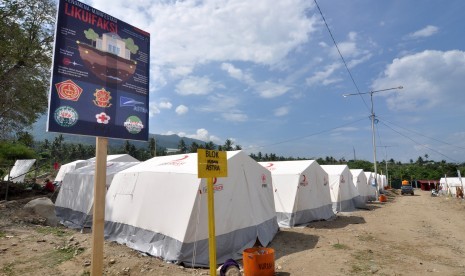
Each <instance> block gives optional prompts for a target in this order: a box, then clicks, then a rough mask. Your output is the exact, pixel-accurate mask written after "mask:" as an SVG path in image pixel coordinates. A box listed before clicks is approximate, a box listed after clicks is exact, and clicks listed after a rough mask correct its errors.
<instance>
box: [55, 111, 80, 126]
mask: <svg viewBox="0 0 465 276" xmlns="http://www.w3.org/2000/svg"><path fill="white" fill-rule="evenodd" d="M78 117H79V116H78V113H77V112H76V110H75V109H74V108H72V107H71V106H60V107H59V108H57V109H56V110H55V114H54V118H55V122H57V124H59V125H60V126H62V127H72V126H74V125H75V124H76V122H77V121H78Z"/></svg>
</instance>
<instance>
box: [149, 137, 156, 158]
mask: <svg viewBox="0 0 465 276" xmlns="http://www.w3.org/2000/svg"><path fill="white" fill-rule="evenodd" d="M149 151H150V156H151V157H155V156H157V147H156V143H155V138H153V137H152V138H150V139H149Z"/></svg>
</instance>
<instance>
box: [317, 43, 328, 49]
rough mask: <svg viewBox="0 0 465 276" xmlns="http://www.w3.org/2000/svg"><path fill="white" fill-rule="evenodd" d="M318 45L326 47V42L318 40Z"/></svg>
mask: <svg viewBox="0 0 465 276" xmlns="http://www.w3.org/2000/svg"><path fill="white" fill-rule="evenodd" d="M318 45H320V47H321V48H328V44H326V42H324V41H321V42H319V43H318Z"/></svg>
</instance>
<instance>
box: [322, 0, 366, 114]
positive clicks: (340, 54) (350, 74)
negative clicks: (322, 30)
mask: <svg viewBox="0 0 465 276" xmlns="http://www.w3.org/2000/svg"><path fill="white" fill-rule="evenodd" d="M313 1H314V2H315V5H316V7H317V8H318V11H319V12H320V15H321V18H323V22H324V23H325V25H326V29H328V32H329V35H330V36H331V39H332V40H333V43H334V46H336V49H337V52H338V53H339V56H340V57H341V60H342V63H344V66H345V68H346V70H347V72H348V73H349V76H350V79H351V80H352V83H353V84H354V86H355V89H356V90H357V92H358V94H359V95H360V98H362V101H363V103H364V104H365V106H366V108H367V109H368V110H370V108H369V107H368V104H367V103H366V101H365V99H364V98H363V96H362V95H361V93H360V89H358V86H357V83H356V82H355V79H354V77H353V76H352V73H351V72H350V70H349V66H347V62H346V61H345V59H344V57H343V56H342V53H341V51H340V50H339V46H337V43H336V40H335V39H334V36H333V33H332V32H331V30H330V29H329V26H328V23H326V19H325V17H324V15H323V12H322V11H321V9H320V6H319V5H318V2H317V1H316V0H313Z"/></svg>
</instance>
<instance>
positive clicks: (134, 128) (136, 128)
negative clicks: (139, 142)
mask: <svg viewBox="0 0 465 276" xmlns="http://www.w3.org/2000/svg"><path fill="white" fill-rule="evenodd" d="M124 127H125V128H126V129H127V130H128V131H129V133H132V134H137V133H139V132H140V131H141V130H142V129H143V128H144V125H143V124H142V121H141V120H140V119H139V117H137V116H129V117H128V118H127V119H126V121H125V122H124Z"/></svg>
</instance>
